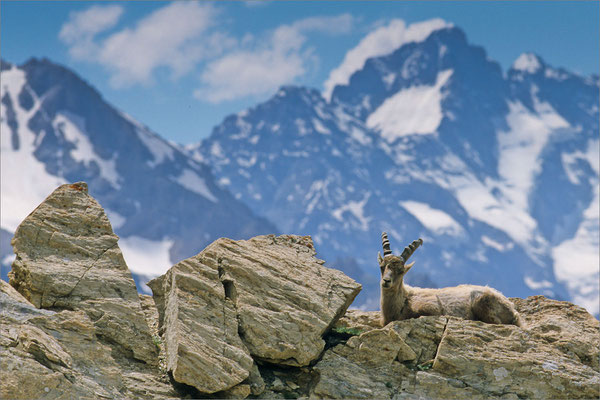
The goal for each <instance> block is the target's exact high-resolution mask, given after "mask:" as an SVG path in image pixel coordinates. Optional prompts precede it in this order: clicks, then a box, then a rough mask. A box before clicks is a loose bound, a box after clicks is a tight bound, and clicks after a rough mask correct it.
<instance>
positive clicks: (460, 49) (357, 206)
mask: <svg viewBox="0 0 600 400" xmlns="http://www.w3.org/2000/svg"><path fill="white" fill-rule="evenodd" d="M524 60H525V61H530V62H531V63H537V64H539V67H536V68H533V67H532V66H531V65H528V64H527V62H525V61H524ZM188 150H189V152H190V153H191V154H192V155H194V157H195V158H196V159H197V160H201V161H204V162H206V163H207V164H209V165H211V166H212V167H213V171H214V173H215V176H216V177H217V179H218V180H219V182H220V183H221V184H222V185H224V186H226V187H228V188H229V189H230V190H231V192H232V193H233V194H234V195H235V196H236V198H238V199H240V200H242V201H244V202H245V203H246V204H248V205H249V206H250V207H251V209H252V210H253V211H254V212H256V213H257V214H259V215H262V216H265V217H267V218H269V219H270V220H272V221H273V222H274V223H276V224H278V225H279V226H280V227H282V229H283V230H284V231H286V232H293V233H302V234H311V235H313V237H314V239H315V242H316V244H317V245H319V248H318V250H319V253H320V254H323V255H324V257H325V258H326V259H327V260H328V261H329V262H330V263H333V262H334V261H336V260H337V261H338V262H340V263H341V264H340V265H338V267H341V268H342V269H344V268H348V270H349V271H352V273H353V274H354V275H355V276H360V275H362V276H363V278H364V280H365V281H369V282H376V281H377V274H378V270H377V266H376V261H375V257H376V254H377V251H378V250H380V247H381V243H380V239H379V238H380V234H381V231H384V230H386V231H388V232H389V233H390V239H391V241H392V247H393V248H395V249H396V250H401V247H402V246H405V245H407V244H408V243H409V242H410V241H412V240H413V239H415V238H417V237H419V236H421V237H423V238H424V239H425V245H424V246H423V248H422V249H420V250H419V251H418V253H417V254H416V255H415V258H416V260H417V267H415V268H413V270H411V274H415V275H413V276H412V277H411V276H410V274H409V276H408V277H407V279H409V280H410V279H411V278H413V279H415V278H416V280H417V281H422V282H429V284H431V282H433V283H435V284H436V285H438V286H446V285H454V284H459V283H466V282H468V283H477V284H489V285H490V286H494V287H497V288H498V289H500V290H502V291H504V292H505V293H506V294H507V295H509V296H522V297H523V296H528V295H532V294H539V293H543V294H545V295H548V296H551V297H555V298H559V299H573V300H575V301H576V302H578V303H579V304H582V305H585V306H586V307H588V309H590V311H592V313H595V314H598V306H597V304H598V292H599V290H598V283H597V282H598V269H597V266H598V229H597V227H598V213H597V211H596V212H595V213H594V210H597V209H598V78H597V77H592V78H586V77H580V76H577V75H575V74H572V73H569V72H567V71H563V70H558V69H553V68H551V67H549V66H547V65H545V63H544V62H543V60H541V59H540V58H539V57H537V56H535V55H532V54H526V55H523V56H522V57H521V58H519V60H517V61H516V62H515V65H514V67H513V68H512V69H511V70H510V71H509V72H508V73H507V74H504V73H503V71H502V70H501V68H500V66H499V65H498V63H496V62H494V61H493V60H490V59H489V57H488V56H487V55H486V53H485V51H484V50H483V49H482V48H481V47H477V46H473V45H471V44H469V43H468V42H467V40H466V37H465V35H464V33H463V32H462V31H461V30H460V29H458V28H454V27H450V28H442V29H439V30H436V31H434V32H432V33H431V34H430V35H429V36H427V37H426V38H424V39H423V40H421V41H418V42H411V43H407V44H404V45H403V46H401V47H400V48H399V49H397V50H395V51H394V52H392V53H391V54H388V55H384V56H380V57H375V58H371V59H368V60H367V61H366V63H365V65H364V67H363V68H362V69H360V70H358V71H356V72H355V73H354V74H353V75H352V76H351V77H350V79H349V81H348V83H347V84H344V85H338V86H337V87H335V88H334V89H333V91H332V98H331V102H327V101H326V100H325V99H324V98H323V97H322V96H321V95H320V94H319V93H318V92H316V91H314V90H310V89H305V88H299V87H283V88H282V89H281V90H280V91H279V92H278V93H277V94H276V95H275V96H274V97H273V98H272V99H270V100H268V101H266V102H265V103H262V104H259V105H257V106H255V107H252V108H250V109H248V110H245V111H243V112H241V113H238V114H237V115H233V116H230V117H228V118H226V119H225V120H224V121H223V123H222V124H221V125H219V126H217V127H216V128H215V129H214V130H213V133H212V135H211V136H210V137H209V138H208V139H206V140H204V141H202V142H201V143H199V144H198V145H196V146H190V147H189V148H188ZM594 246H595V247H594ZM569 253H570V254H572V257H565V255H567V254H569ZM575 255H578V256H575ZM348 257H351V258H350V259H348ZM356 265H358V267H359V271H357V268H356ZM334 266H335V265H334ZM419 272H420V273H421V276H416V274H418V273H419ZM367 286H368V287H367V289H366V293H363V294H362V295H361V297H359V299H360V301H362V302H363V303H364V304H366V306H367V307H376V303H377V296H378V293H377V287H376V284H375V283H373V284H371V285H370V286H369V285H367Z"/></svg>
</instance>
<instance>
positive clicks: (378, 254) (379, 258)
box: [377, 251, 383, 267]
mask: <svg viewBox="0 0 600 400" xmlns="http://www.w3.org/2000/svg"><path fill="white" fill-rule="evenodd" d="M377 262H378V263H379V266H380V267H381V265H382V264H383V257H381V252H380V251H378V252H377Z"/></svg>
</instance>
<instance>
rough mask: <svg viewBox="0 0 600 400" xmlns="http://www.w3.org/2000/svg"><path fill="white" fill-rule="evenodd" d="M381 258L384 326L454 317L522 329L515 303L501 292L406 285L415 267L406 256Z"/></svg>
mask: <svg viewBox="0 0 600 400" xmlns="http://www.w3.org/2000/svg"><path fill="white" fill-rule="evenodd" d="M378 258H379V266H380V268H381V317H382V318H381V319H382V325H384V326H385V325H387V324H388V323H389V322H391V321H397V320H404V319H408V318H417V317H420V316H422V315H450V316H454V317H460V318H464V319H470V320H476V321H483V322H487V323H490V324H513V325H517V326H521V319H520V317H519V314H518V313H517V311H516V310H515V308H514V306H513V304H512V303H511V302H510V301H509V300H508V299H507V298H506V297H505V296H504V295H503V294H502V293H500V292H499V291H497V290H495V289H492V288H489V287H487V286H476V285H459V286H454V287H447V288H441V289H423V288H418V287H411V286H409V285H405V284H404V275H405V274H406V272H408V270H409V269H410V268H411V267H412V265H413V264H414V263H413V264H409V265H405V260H404V259H403V258H402V257H398V256H394V255H387V256H386V257H385V258H381V256H379V257H378Z"/></svg>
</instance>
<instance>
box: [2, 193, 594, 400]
mask: <svg viewBox="0 0 600 400" xmlns="http://www.w3.org/2000/svg"><path fill="white" fill-rule="evenodd" d="M117 240H118V238H117V237H116V236H115V235H114V234H113V232H112V229H111V227H110V223H109V222H108V219H107V218H106V215H105V214H104V211H103V210H102V208H101V207H100V206H99V205H98V203H97V202H96V201H95V200H94V199H93V198H91V197H90V196H89V195H88V193H87V187H86V185H85V184H83V183H78V184H74V185H64V186H61V187H59V188H58V189H57V190H56V191H55V192H54V193H52V194H51V195H50V196H49V197H48V199H46V201H44V203H42V204H41V205H40V206H39V207H38V208H37V209H36V210H34V211H33V212H32V213H31V214H30V215H29V216H28V217H27V219H26V220H25V221H23V223H22V224H21V226H20V227H19V229H18V230H17V232H16V234H15V238H14V239H13V246H14V250H15V253H16V256H17V257H16V259H15V261H14V264H13V270H12V272H11V273H10V278H11V279H10V285H9V284H7V283H6V282H3V281H0V360H1V368H0V382H1V385H0V398H16V399H29V398H82V399H97V398H148V399H150V398H152V399H155V398H158V399H161V398H203V397H207V398H215V397H216V398H246V397H249V396H252V397H253V398H300V397H304V398H308V397H310V398H390V399H402V398H408V399H416V398H465V399H466V398H469V399H471V398H474V399H477V398H482V399H483V398H508V399H518V398H532V399H545V398H555V399H575V398H581V399H588V398H598V397H600V365H599V363H600V323H599V322H598V320H596V319H595V318H594V317H592V316H591V315H590V314H589V313H587V312H586V311H585V310H584V309H582V308H581V307H578V306H575V305H573V304H571V303H568V302H561V301H555V300H549V299H546V298H545V297H542V296H534V297H529V298H527V299H518V298H513V299H511V301H512V302H513V303H514V304H515V307H516V308H517V310H518V311H519V313H520V315H521V318H522V320H523V322H524V323H523V326H522V327H519V326H514V325H494V324H485V323H482V322H478V321H465V320H461V319H459V318H455V317H447V316H428V317H420V318H417V319H409V320H405V321H394V322H391V323H390V324H388V325H386V326H385V327H382V326H381V325H380V322H379V321H380V314H379V312H365V311H359V310H348V311H347V310H346V309H347V307H348V306H349V305H350V303H351V302H352V300H353V299H354V297H355V296H356V294H357V293H358V291H359V290H360V285H358V284H357V283H356V282H354V281H353V280H352V279H350V278H348V277H346V276H345V275H344V274H342V273H341V272H339V271H336V270H332V269H328V268H325V267H324V266H323V265H322V263H323V262H322V261H320V260H318V259H317V258H315V255H316V252H315V249H314V247H313V243H312V240H311V239H310V238H309V237H301V236H292V235H284V236H278V237H275V236H259V237H255V238H252V239H250V240H246V241H243V240H242V241H233V240H229V239H219V240H217V241H215V242H214V243H212V244H211V245H209V246H208V247H207V248H206V249H205V250H204V251H202V252H201V253H199V254H198V255H196V256H194V257H191V258H189V259H187V260H184V261H182V262H180V263H178V264H176V265H174V266H173V267H172V268H171V269H170V270H169V271H168V272H167V273H166V274H165V275H163V276H161V277H159V278H157V279H154V280H153V281H151V282H150V283H149V285H150V286H151V287H152V289H153V292H154V296H153V297H150V296H139V297H138V295H137V293H136V292H135V285H134V283H133V280H132V279H131V275H130V273H129V271H128V269H127V266H126V265H125V262H124V261H123V257H122V255H121V253H120V250H119V248H118V245H117ZM342 314H343V315H342Z"/></svg>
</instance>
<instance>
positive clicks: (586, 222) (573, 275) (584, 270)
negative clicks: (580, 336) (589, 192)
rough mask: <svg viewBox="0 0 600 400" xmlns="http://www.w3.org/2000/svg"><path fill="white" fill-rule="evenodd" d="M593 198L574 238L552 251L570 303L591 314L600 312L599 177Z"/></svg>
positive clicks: (557, 276)
mask: <svg viewBox="0 0 600 400" xmlns="http://www.w3.org/2000/svg"><path fill="white" fill-rule="evenodd" d="M593 185H594V190H595V193H594V199H593V201H592V202H591V204H590V205H589V207H588V208H587V209H586V210H585V211H584V213H583V217H584V218H583V221H582V223H581V225H580V226H579V228H578V229H577V231H576V232H575V235H574V236H573V237H572V238H570V239H567V240H565V241H563V242H562V243H560V244H559V245H558V246H556V247H554V249H553V250H552V258H553V259H554V273H555V275H556V279H557V280H559V281H561V282H564V283H565V285H566V286H567V290H568V291H569V292H570V294H571V296H572V297H571V300H572V301H573V302H574V303H575V304H578V305H580V306H582V307H584V308H586V309H587V310H588V311H589V312H590V313H591V314H592V315H598V313H599V312H600V271H599V270H598V265H600V251H599V250H598V249H599V248H600V234H599V231H600V217H599V214H600V200H599V187H598V178H597V177H596V178H595V182H593Z"/></svg>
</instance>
